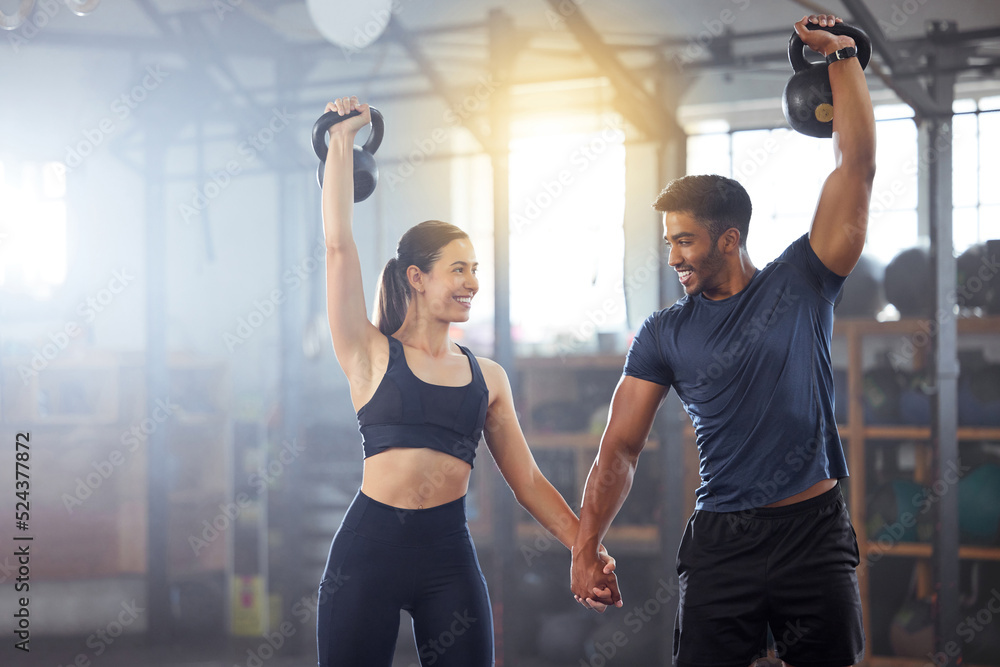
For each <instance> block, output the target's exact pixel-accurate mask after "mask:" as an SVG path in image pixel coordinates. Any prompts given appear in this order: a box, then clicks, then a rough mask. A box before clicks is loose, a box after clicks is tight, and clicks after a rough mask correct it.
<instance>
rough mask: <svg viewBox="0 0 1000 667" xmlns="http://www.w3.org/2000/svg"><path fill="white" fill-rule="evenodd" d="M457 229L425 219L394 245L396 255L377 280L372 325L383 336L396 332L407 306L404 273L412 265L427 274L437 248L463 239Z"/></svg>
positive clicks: (407, 295)
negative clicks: (373, 323)
mask: <svg viewBox="0 0 1000 667" xmlns="http://www.w3.org/2000/svg"><path fill="white" fill-rule="evenodd" d="M467 238H469V235H468V234H466V233H465V232H463V231H462V230H461V229H459V228H458V227H456V226H455V225H452V224H450V223H447V222H441V221H440V220H427V221H425V222H421V223H420V224H419V225H414V226H413V227H410V228H409V229H408V230H406V233H405V234H403V235H402V236H401V237H400V239H399V243H398V244H397V245H396V256H395V257H392V258H391V259H390V260H389V261H388V262H386V264H385V268H383V269H382V275H381V276H380V277H379V281H378V297H377V306H376V313H375V326H377V327H378V329H379V331H381V332H382V333H384V334H385V335H386V336H390V335H392V334H393V333H395V332H396V331H397V330H399V327H401V326H402V325H403V320H404V319H405V318H406V309H407V308H408V307H409V305H410V298H411V296H412V294H411V292H410V284H409V281H408V280H407V279H406V270H407V269H408V268H410V267H411V266H415V267H417V268H418V269H420V270H421V271H423V272H424V273H428V272H429V271H430V270H431V267H432V266H434V262H436V261H437V260H438V258H439V257H440V256H441V249H442V248H444V247H445V246H446V245H448V244H449V243H451V242H452V241H454V240H455V239H467Z"/></svg>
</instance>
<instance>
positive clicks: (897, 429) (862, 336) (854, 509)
mask: <svg viewBox="0 0 1000 667" xmlns="http://www.w3.org/2000/svg"><path fill="white" fill-rule="evenodd" d="M928 326H929V323H928V322H927V321H924V320H899V321H895V322H877V321H870V320H838V321H837V322H836V323H835V325H834V337H835V338H836V337H842V338H844V339H846V343H847V360H846V361H847V383H848V396H849V404H848V410H847V414H848V421H847V424H842V425H840V427H839V428H840V435H841V438H842V439H843V440H844V441H845V445H846V448H847V455H848V467H849V469H850V471H851V478H850V485H849V502H850V508H851V518H852V520H853V522H854V527H855V532H856V533H857V537H858V548H859V550H860V552H861V557H862V567H859V568H858V585H859V588H860V591H861V601H862V605H863V609H864V618H865V635H866V636H867V637H869V638H870V637H872V627H871V618H872V614H871V613H870V610H871V593H870V567H867V566H866V565H867V564H870V563H873V562H874V561H876V560H882V559H884V558H899V557H908V558H917V559H920V562H919V563H918V573H919V576H918V580H920V583H919V584H918V590H920V589H923V591H922V593H928V594H929V588H930V583H929V582H930V559H931V558H932V557H933V545H931V544H929V543H918V542H903V541H896V542H893V543H891V544H888V545H886V544H882V543H879V542H877V541H874V540H869V538H868V532H867V521H868V517H867V491H868V487H867V484H866V450H867V448H868V447H879V446H881V445H882V443H884V442H887V441H914V442H918V443H921V446H920V448H919V451H918V455H917V457H916V459H917V460H916V468H915V473H914V481H915V482H918V483H929V482H930V481H931V480H930V474H931V456H930V455H931V454H932V452H931V449H930V442H929V441H930V437H931V430H930V427H929V426H913V425H867V424H866V423H865V419H864V371H865V369H864V364H863V360H864V354H863V352H864V345H865V342H866V341H867V340H870V339H873V338H878V337H887V336H913V335H916V334H918V333H920V332H924V333H925V334H926V332H927V331H928ZM958 332H959V335H960V336H963V335H965V336H967V335H975V334H986V335H1000V318H998V317H991V318H969V319H960V320H958ZM957 435H958V439H959V440H960V441H982V440H996V441H1000V428H991V427H961V428H959V429H958V432H957ZM956 548H957V549H958V556H959V558H961V559H963V560H982V561H1000V547H985V546H972V545H956ZM870 646H871V644H869V650H868V651H867V657H866V659H865V661H864V663H863V664H864V665H866V666H871V667H918V666H919V667H922V666H923V665H926V664H928V660H929V658H928V657H926V656H924V657H923V658H901V657H895V656H884V655H873V654H872V651H871V648H870Z"/></svg>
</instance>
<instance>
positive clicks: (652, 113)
mask: <svg viewBox="0 0 1000 667" xmlns="http://www.w3.org/2000/svg"><path fill="white" fill-rule="evenodd" d="M547 2H548V3H549V4H550V5H551V6H552V11H554V12H555V13H556V15H557V16H558V17H561V19H562V20H563V21H565V23H566V27H567V28H568V29H569V31H570V32H571V33H572V34H573V36H574V37H576V39H577V41H578V42H580V46H582V47H583V49H584V52H585V53H586V54H587V55H588V56H589V57H590V58H591V59H592V60H593V61H594V63H595V64H597V66H598V67H600V68H601V69H602V70H604V71H605V72H606V74H607V76H608V79H609V80H610V81H611V85H612V86H614V88H615V91H616V92H617V93H618V96H619V97H620V98H621V104H620V105H619V109H618V111H619V112H620V113H621V114H622V116H624V117H625V118H626V119H628V121H629V122H630V123H632V124H633V125H635V126H636V127H637V128H639V130H640V131H642V132H643V133H644V134H646V135H647V136H648V137H651V138H653V137H655V138H663V137H666V136H672V135H675V134H683V130H682V129H681V127H680V125H678V123H677V119H676V118H675V117H674V115H673V114H672V113H671V112H670V111H669V110H668V109H665V108H664V107H663V105H662V104H660V102H659V101H658V100H657V99H656V98H654V97H653V95H651V94H650V93H649V91H647V90H646V88H645V87H644V86H643V84H642V81H640V80H639V79H637V78H636V77H635V75H634V74H633V70H632V69H630V68H628V67H626V66H625V65H624V64H623V63H622V62H621V60H619V59H618V54H617V53H616V52H615V50H614V49H613V48H612V47H610V46H608V45H607V44H606V43H605V42H604V39H603V38H602V37H601V35H600V34H599V33H598V32H597V30H595V29H594V27H593V26H592V25H590V22H589V21H588V20H587V19H586V17H585V16H584V15H583V12H582V11H581V10H580V8H579V7H578V6H577V5H573V6H572V8H571V9H570V10H569V11H566V9H565V5H566V3H565V2H564V1H563V0H547Z"/></svg>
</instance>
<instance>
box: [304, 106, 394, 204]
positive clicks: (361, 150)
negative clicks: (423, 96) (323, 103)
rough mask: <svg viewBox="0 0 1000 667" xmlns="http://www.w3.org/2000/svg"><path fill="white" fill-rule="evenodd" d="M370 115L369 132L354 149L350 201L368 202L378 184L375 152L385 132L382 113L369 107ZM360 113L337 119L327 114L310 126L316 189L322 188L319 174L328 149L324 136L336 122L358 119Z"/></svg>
mask: <svg viewBox="0 0 1000 667" xmlns="http://www.w3.org/2000/svg"><path fill="white" fill-rule="evenodd" d="M369 109H370V110H371V114H372V131H371V134H370V135H368V141H366V142H365V145H364V146H355V147H354V201H355V202H359V201H364V200H366V199H368V198H369V197H370V196H371V194H372V193H373V192H375V186H376V185H377V184H378V165H376V164H375V151H377V150H378V147H379V146H380V145H381V144H382V135H383V134H384V133H385V121H384V120H382V114H381V113H379V110H378V109H376V108H375V107H369ZM360 115H361V112H360V111H357V110H354V111H352V112H350V113H349V114H345V115H343V116H341V115H340V114H338V113H337V112H336V111H327V112H326V113H324V114H323V115H322V116H320V117H319V119H318V120H317V121H316V124H315V125H313V136H312V140H313V150H314V151H316V156H317V157H319V169H317V170H316V180H317V181H319V187H321V188H322V187H323V172H324V170H325V169H326V154H327V152H328V147H327V144H326V133H327V132H328V131H329V129H330V128H331V127H333V126H334V125H336V124H337V123H339V122H341V121H344V120H347V119H348V118H353V117H354V116H360Z"/></svg>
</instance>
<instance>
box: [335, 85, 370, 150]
mask: <svg viewBox="0 0 1000 667" xmlns="http://www.w3.org/2000/svg"><path fill="white" fill-rule="evenodd" d="M326 111H335V112H336V113H338V114H339V115H341V116H346V115H347V114H349V113H351V112H352V111H359V112H361V115H359V116H355V117H354V118H348V119H347V120H345V121H341V122H339V123H337V124H336V125H332V126H330V130H329V134H330V139H333V137H334V135H344V136H346V137H347V138H349V139H351V140H352V141H353V139H354V135H355V134H357V133H358V130H360V129H361V128H363V127H364V126H365V125H368V124H369V123H370V122H372V115H371V111H369V108H368V105H367V104H361V103H360V102H358V98H357V96H353V95H352V96H351V97H341V98H339V99H337V100H335V101H333V102H328V103H327V105H326Z"/></svg>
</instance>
